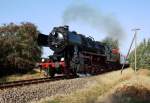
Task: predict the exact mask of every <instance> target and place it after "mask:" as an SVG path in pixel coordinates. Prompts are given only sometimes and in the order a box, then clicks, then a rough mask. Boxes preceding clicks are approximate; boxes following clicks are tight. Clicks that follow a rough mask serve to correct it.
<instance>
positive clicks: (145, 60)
mask: <svg viewBox="0 0 150 103" xmlns="http://www.w3.org/2000/svg"><path fill="white" fill-rule="evenodd" d="M134 60H135V59H134V50H133V51H132V52H131V53H130V55H129V61H130V63H131V66H132V67H133V68H134ZM137 68H138V69H139V68H148V69H150V39H148V40H146V39H144V40H143V42H141V43H140V45H139V46H138V47H137Z"/></svg>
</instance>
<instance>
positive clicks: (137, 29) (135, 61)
mask: <svg viewBox="0 0 150 103" xmlns="http://www.w3.org/2000/svg"><path fill="white" fill-rule="evenodd" d="M139 30H140V29H139V28H135V29H132V31H134V37H135V50H134V67H135V68H134V70H135V72H136V70H137V65H136V63H137V53H136V48H137V31H139Z"/></svg>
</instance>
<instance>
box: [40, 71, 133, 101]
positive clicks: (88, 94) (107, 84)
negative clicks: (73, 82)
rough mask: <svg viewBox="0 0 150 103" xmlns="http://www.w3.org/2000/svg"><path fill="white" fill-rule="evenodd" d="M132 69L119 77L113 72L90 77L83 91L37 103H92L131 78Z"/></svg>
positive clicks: (118, 72) (118, 73)
mask: <svg viewBox="0 0 150 103" xmlns="http://www.w3.org/2000/svg"><path fill="white" fill-rule="evenodd" d="M132 75H133V71H132V69H127V70H125V71H124V73H123V75H121V73H120V71H115V72H111V73H107V74H103V75H99V76H95V77H90V78H89V82H88V83H87V84H86V87H84V88H83V89H80V90H77V91H76V92H73V93H71V94H69V95H55V96H53V97H47V98H44V99H42V100H41V101H40V102H39V103H94V102H96V101H97V98H98V97H99V96H100V95H103V94H105V93H106V92H108V91H109V90H110V89H111V88H113V87H114V86H115V85H117V84H118V83H120V82H122V81H125V80H128V79H130V78H131V77H132Z"/></svg>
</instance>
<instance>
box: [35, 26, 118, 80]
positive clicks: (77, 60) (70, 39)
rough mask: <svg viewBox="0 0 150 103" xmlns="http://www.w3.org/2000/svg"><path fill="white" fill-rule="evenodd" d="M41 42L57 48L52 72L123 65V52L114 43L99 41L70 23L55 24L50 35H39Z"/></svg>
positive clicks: (91, 70) (49, 68) (50, 64)
mask: <svg viewBox="0 0 150 103" xmlns="http://www.w3.org/2000/svg"><path fill="white" fill-rule="evenodd" d="M38 44H39V45H41V46H45V47H49V48H50V49H51V50H53V51H54V53H53V55H51V56H50V57H49V62H45V63H47V68H45V70H46V71H47V73H48V75H50V76H51V77H53V76H54V75H55V74H65V75H70V74H73V75H77V73H84V74H98V73H101V72H103V71H109V70H113V69H117V68H120V53H119V50H118V49H112V47H111V46H110V45H106V44H104V43H102V42H99V41H95V40H94V39H93V38H92V37H86V36H84V35H82V34H78V33H77V32H75V31H70V30H69V26H60V27H54V28H53V30H52V31H51V32H50V34H49V35H44V34H39V36H38Z"/></svg>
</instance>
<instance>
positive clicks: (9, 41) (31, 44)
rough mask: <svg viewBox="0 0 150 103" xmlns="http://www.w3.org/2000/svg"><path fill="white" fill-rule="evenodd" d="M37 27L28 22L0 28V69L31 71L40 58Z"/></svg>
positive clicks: (5, 25)
mask: <svg viewBox="0 0 150 103" xmlns="http://www.w3.org/2000/svg"><path fill="white" fill-rule="evenodd" d="M37 37H38V30H37V27H36V26H35V25H34V24H32V23H29V22H26V23H21V24H19V25H17V24H14V23H10V24H4V25H1V26H0V68H14V69H20V70H28V69H32V68H33V67H34V65H35V63H36V61H37V60H38V59H40V56H41V47H39V46H38V44H37V42H36V40H37Z"/></svg>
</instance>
